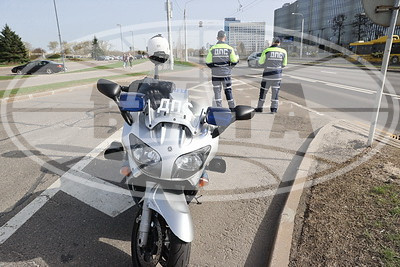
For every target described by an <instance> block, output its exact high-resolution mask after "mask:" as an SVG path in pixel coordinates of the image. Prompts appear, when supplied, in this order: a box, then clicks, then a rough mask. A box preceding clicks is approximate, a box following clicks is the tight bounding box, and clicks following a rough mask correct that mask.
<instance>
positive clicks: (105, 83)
mask: <svg viewBox="0 0 400 267" xmlns="http://www.w3.org/2000/svg"><path fill="white" fill-rule="evenodd" d="M97 90H99V92H100V93H102V94H103V95H105V96H107V97H109V98H111V99H112V100H114V101H118V96H119V95H120V94H121V86H119V85H118V84H116V83H115V82H112V81H109V80H105V79H100V80H98V81H97Z"/></svg>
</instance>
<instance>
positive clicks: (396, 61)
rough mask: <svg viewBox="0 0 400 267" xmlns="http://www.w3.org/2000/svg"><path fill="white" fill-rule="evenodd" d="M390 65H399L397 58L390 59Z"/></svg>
mask: <svg viewBox="0 0 400 267" xmlns="http://www.w3.org/2000/svg"><path fill="white" fill-rule="evenodd" d="M392 64H393V65H397V64H399V58H398V57H397V56H394V57H392Z"/></svg>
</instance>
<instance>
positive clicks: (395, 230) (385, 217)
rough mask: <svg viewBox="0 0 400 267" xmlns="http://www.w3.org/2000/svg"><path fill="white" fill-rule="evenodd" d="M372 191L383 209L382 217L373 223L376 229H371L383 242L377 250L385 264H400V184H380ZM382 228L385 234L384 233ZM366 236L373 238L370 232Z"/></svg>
mask: <svg viewBox="0 0 400 267" xmlns="http://www.w3.org/2000/svg"><path fill="white" fill-rule="evenodd" d="M370 192H371V196H373V197H374V199H375V202H376V204H377V205H378V206H379V208H380V209H382V211H383V212H382V219H380V220H379V221H377V222H375V223H374V224H373V225H374V227H375V229H369V230H370V231H373V232H375V233H376V234H375V238H377V239H378V240H379V243H381V244H382V245H381V249H379V251H376V252H377V253H378V254H379V255H380V258H381V260H382V261H383V262H384V263H385V266H393V267H394V266H396V267H397V266H400V251H399V247H400V230H399V218H400V186H398V185H395V184H387V185H380V186H375V187H373V188H372V189H371V190H370ZM371 208H373V207H371ZM382 229H383V230H384V233H385V234H382V233H383V232H382ZM366 236H367V237H368V239H371V238H373V236H372V235H370V234H366ZM383 244H384V245H383Z"/></svg>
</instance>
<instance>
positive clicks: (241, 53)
mask: <svg viewBox="0 0 400 267" xmlns="http://www.w3.org/2000/svg"><path fill="white" fill-rule="evenodd" d="M237 53H238V54H239V56H241V57H243V56H245V55H246V54H247V52H246V47H245V46H244V43H243V42H239V43H238V46H237Z"/></svg>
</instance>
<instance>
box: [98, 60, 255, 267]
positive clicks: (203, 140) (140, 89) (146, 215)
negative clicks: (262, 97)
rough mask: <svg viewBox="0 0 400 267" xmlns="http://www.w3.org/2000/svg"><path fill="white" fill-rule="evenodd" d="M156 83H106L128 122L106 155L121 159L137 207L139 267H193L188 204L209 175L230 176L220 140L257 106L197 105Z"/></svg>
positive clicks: (184, 93)
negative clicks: (213, 173)
mask: <svg viewBox="0 0 400 267" xmlns="http://www.w3.org/2000/svg"><path fill="white" fill-rule="evenodd" d="M158 64H159V62H158V63H157V62H156V72H155V75H154V78H149V77H146V78H144V79H140V80H137V81H134V82H132V83H131V84H130V86H128V87H124V86H120V85H118V84H116V83H114V82H111V81H108V80H104V79H100V80H99V81H98V83H97V88H98V90H99V91H100V92H101V93H102V94H104V95H105V96H107V97H109V98H111V99H112V100H114V101H115V103H116V104H117V105H118V107H119V110H120V112H121V115H122V117H123V118H124V120H125V124H124V127H123V134H122V143H119V142H113V143H112V144H111V146H110V147H109V148H108V149H107V150H106V151H105V153H104V154H105V158H106V159H111V160H119V161H122V162H123V163H124V164H123V165H124V167H125V168H126V169H127V170H128V171H127V172H126V174H125V175H127V185H128V187H129V189H130V191H131V193H132V197H133V199H134V201H135V203H136V207H137V212H136V215H135V218H134V220H133V231H132V240H131V244H132V262H133V265H134V266H156V265H157V264H161V265H162V266H187V265H188V263H189V257H190V247H191V242H192V240H193V237H194V229H193V228H194V227H193V222H192V218H191V215H190V210H189V206H188V205H189V203H190V202H191V201H192V200H193V199H195V197H196V194H197V193H198V191H199V189H200V188H201V187H203V186H205V185H206V184H207V183H208V181H209V179H208V175H207V172H206V171H207V170H210V171H217V172H225V169H226V163H225V161H224V160H223V159H221V158H219V157H216V153H217V151H218V140H219V135H220V134H221V133H222V132H223V131H224V130H225V129H226V128H227V127H228V126H229V125H230V124H231V123H233V122H234V121H235V120H248V119H251V118H252V117H253V115H254V109H253V108H251V107H248V106H237V107H236V108H235V109H234V110H230V109H227V108H217V107H209V106H203V105H201V104H199V103H198V102H196V101H191V100H190V97H189V94H188V90H185V89H178V88H176V86H175V84H174V83H173V82H169V81H162V80H160V79H158V77H159V75H158Z"/></svg>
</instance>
